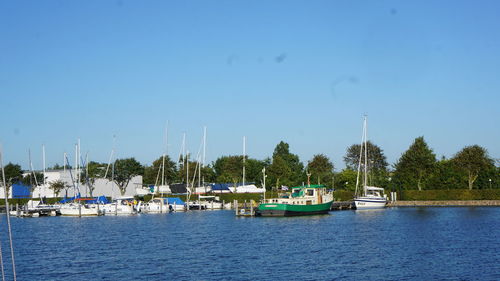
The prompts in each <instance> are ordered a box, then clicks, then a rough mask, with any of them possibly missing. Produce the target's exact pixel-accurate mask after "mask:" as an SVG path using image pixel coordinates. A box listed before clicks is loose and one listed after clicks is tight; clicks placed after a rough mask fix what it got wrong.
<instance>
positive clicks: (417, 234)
mask: <svg viewBox="0 0 500 281" xmlns="http://www.w3.org/2000/svg"><path fill="white" fill-rule="evenodd" d="M12 224H13V232H14V239H15V251H16V264H17V269H18V270H17V273H18V280H174V279H176V280H271V279H277V280H333V279H340V280H349V279H351V280H500V208H493V207H492V208H486V207H484V208H393V209H385V210H378V211H338V212H332V213H330V215H324V216H314V217H294V218H237V217H235V216H234V214H233V212H232V211H201V212H200V211H192V212H189V213H174V214H166V215H165V214H163V215H138V216H131V217H113V216H105V217H99V218H65V217H46V218H31V219H30V218H24V219H22V218H13V220H12ZM2 227H3V228H2V230H5V218H4V217H2ZM3 232H5V231H3ZM6 242H7V241H6V239H5V235H3V236H2V249H4V259H7V258H8V257H6V256H5V252H6V251H5V250H6V249H8V244H6ZM7 262H8V261H7ZM6 266H9V264H7V265H6ZM7 273H8V275H9V274H11V270H10V268H9V267H7Z"/></svg>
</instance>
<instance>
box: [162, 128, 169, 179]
mask: <svg viewBox="0 0 500 281" xmlns="http://www.w3.org/2000/svg"><path fill="white" fill-rule="evenodd" d="M166 156H168V120H167V126H166V127H165V156H164V157H163V172H164V173H165V157H166ZM163 177H164V178H165V184H167V178H166V176H163Z"/></svg>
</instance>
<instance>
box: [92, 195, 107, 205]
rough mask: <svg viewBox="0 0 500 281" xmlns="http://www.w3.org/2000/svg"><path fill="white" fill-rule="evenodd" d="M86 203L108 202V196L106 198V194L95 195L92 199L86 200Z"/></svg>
mask: <svg viewBox="0 0 500 281" xmlns="http://www.w3.org/2000/svg"><path fill="white" fill-rule="evenodd" d="M87 203H89V204H108V203H109V200H108V198H106V196H104V195H101V196H99V197H96V198H94V199H92V200H88V201H87Z"/></svg>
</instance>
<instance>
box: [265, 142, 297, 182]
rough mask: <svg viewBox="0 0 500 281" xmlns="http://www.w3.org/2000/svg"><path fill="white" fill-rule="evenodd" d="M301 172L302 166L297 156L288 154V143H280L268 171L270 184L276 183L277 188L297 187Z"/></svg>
mask: <svg viewBox="0 0 500 281" xmlns="http://www.w3.org/2000/svg"><path fill="white" fill-rule="evenodd" d="M303 170H304V164H302V163H301V162H300V159H299V156H297V155H295V154H292V153H290V147H289V145H288V143H286V142H283V141H281V142H280V143H279V144H278V145H276V148H275V149H274V153H273V158H272V163H271V165H270V166H269V169H268V174H269V178H270V182H271V183H273V182H274V183H276V186H277V187H278V186H279V185H286V186H293V185H298V184H300V182H301V180H302V176H303Z"/></svg>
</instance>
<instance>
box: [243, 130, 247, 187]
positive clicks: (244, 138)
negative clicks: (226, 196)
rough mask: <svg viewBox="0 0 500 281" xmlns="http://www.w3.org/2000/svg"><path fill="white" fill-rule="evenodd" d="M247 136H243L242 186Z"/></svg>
mask: <svg viewBox="0 0 500 281" xmlns="http://www.w3.org/2000/svg"><path fill="white" fill-rule="evenodd" d="M246 141H247V137H246V136H243V186H245V155H246V146H247V144H246Z"/></svg>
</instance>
